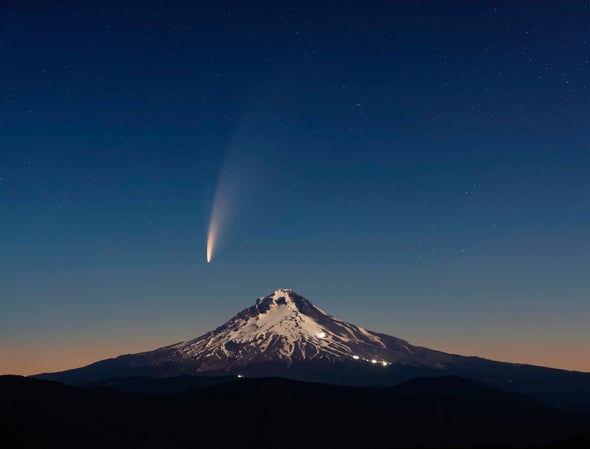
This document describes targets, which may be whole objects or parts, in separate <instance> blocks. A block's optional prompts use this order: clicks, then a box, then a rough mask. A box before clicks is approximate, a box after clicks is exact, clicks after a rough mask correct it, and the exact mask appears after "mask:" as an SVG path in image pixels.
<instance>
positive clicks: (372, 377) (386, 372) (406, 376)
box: [32, 289, 590, 405]
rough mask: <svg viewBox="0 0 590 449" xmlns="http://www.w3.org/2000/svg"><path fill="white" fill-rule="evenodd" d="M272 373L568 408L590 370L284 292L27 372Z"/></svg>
mask: <svg viewBox="0 0 590 449" xmlns="http://www.w3.org/2000/svg"><path fill="white" fill-rule="evenodd" d="M183 374H190V375H202V376H232V375H234V376H237V375H247V376H249V377H264V376H278V377H284V378H292V379H296V380H303V381H307V382H309V381H319V382H323V383H333V384H341V385H359V386H388V385H393V384H397V383H400V382H403V381H405V380H410V379H412V378H415V377H433V376H441V375H459V376H461V377H466V378H473V379H477V380H482V381H484V382H486V383H488V384H489V385H491V386H494V387H499V388H507V389H509V390H512V391H517V392H523V393H527V394H532V395H533V396H535V397H537V398H540V399H542V400H544V401H547V402H551V403H559V404H560V405H568V404H570V403H574V402H576V403H580V402H581V401H583V400H590V373H581V372H575V371H574V372H570V371H567V370H559V369H554V368H546V367H538V366H535V365H527V364H518V363H512V362H500V361H494V360H489V359H485V358H481V357H477V356H462V355H458V354H448V353H445V352H442V351H438V350H433V349H429V348H426V347H422V346H415V345H412V344H411V343H409V342H407V341H406V340H403V339H401V338H398V337H394V336H391V335H387V334H383V333H378V332H374V331H371V330H367V329H364V328H362V327H360V326H357V325H354V324H352V323H348V322H346V321H343V320H340V319H338V318H335V317H334V316H332V315H329V314H328V313H326V312H325V311H323V310H322V309H320V308H319V307H317V306H315V305H314V304H313V303H312V302H311V301H309V300H308V299H306V298H304V297H303V296H301V295H299V294H297V293H296V292H295V291H294V290H292V289H277V290H275V291H274V292H272V293H271V294H269V295H266V296H261V297H259V298H257V299H256V301H255V303H254V305H252V306H250V307H247V308H245V309H243V310H242V311H240V312H239V313H237V314H236V315H235V316H233V317H232V318H230V319H229V320H228V321H226V322H225V323H223V324H222V325H220V326H218V327H216V328H215V329H213V330H212V331H209V332H206V333H205V334H203V335H201V336H199V337H197V338H194V339H192V340H189V341H187V342H179V343H175V344H172V345H167V346H163V347H160V348H157V349H155V350H153V351H145V352H141V353H137V354H126V355H121V356H119V357H115V358H111V359H105V360H101V361H98V362H95V363H93V364H90V365H87V366H84V367H81V368H74V369H71V370H66V371H61V372H57V373H43V374H38V375H34V376H32V377H36V378H41V379H50V380H58V381H61V382H66V383H72V384H82V383H88V382H92V381H100V380H104V379H107V378H114V377H133V376H148V377H174V376H180V375H183Z"/></svg>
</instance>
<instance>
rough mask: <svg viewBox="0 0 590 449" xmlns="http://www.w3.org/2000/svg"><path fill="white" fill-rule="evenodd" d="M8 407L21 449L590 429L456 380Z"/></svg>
mask: <svg viewBox="0 0 590 449" xmlns="http://www.w3.org/2000/svg"><path fill="white" fill-rule="evenodd" d="M144 381H145V379H141V381H140V384H141V383H142V382H144ZM180 381H181V382H186V383H190V382H191V381H192V380H190V379H186V378H181V379H180ZM197 382H198V381H197ZM144 385H145V384H144ZM185 385H186V384H185ZM119 386H120V385H116V387H119ZM0 396H1V397H2V401H0V423H1V424H0V431H1V432H2V435H3V438H5V439H6V441H10V440H8V438H13V439H14V441H17V442H18V444H16V445H15V446H13V447H20V448H39V447H43V448H60V449H68V448H76V449H80V448H101V449H107V448H127V449H129V448H156V447H158V448H162V447H165V448H170V449H173V448H191V447H216V448H229V447H232V448H249V447H252V448H254V447H255V448H278V447H281V448H301V447H306V448H324V449H325V448H353V447H354V448H393V447H409V446H416V445H428V446H430V447H433V446H434V447H449V446H453V447H473V446H477V445H488V446H489V445H496V446H503V447H508V446H515V447H516V446H519V447H525V446H530V445H537V446H539V445H545V444H551V443H556V442H559V441H562V440H564V439H566V438H571V439H572V443H571V444H572V445H573V444H574V443H573V441H574V440H573V439H574V438H576V437H578V438H581V437H579V435H581V434H583V432H584V430H585V429H587V428H589V427H588V425H589V424H590V419H588V417H587V416H585V415H575V414H573V413H569V412H565V411H562V410H559V409H557V408H553V407H551V406H547V405H545V404H542V403H540V402H538V401H537V400H535V399H533V398H530V397H527V396H524V395H517V394H513V393H509V392H505V391H501V390H497V389H495V388H491V387H488V386H485V385H482V384H480V383H479V382H475V381H471V380H466V379H462V378H459V377H453V376H447V377H443V378H424V379H416V380H413V381H410V382H406V383H404V384H400V385H397V386H394V387H390V388H365V387H345V386H336V385H327V384H320V383H306V382H299V381H294V380H286V379H282V378H252V379H248V378H244V379H236V380H232V381H228V382H225V383H218V384H216V385H212V386H208V387H205V386H202V385H201V386H200V387H199V388H198V389H196V390H192V391H188V392H184V393H180V394H171V395H168V396H162V395H159V396H158V395H146V394H138V393H128V392H122V391H114V390H111V389H108V388H105V387H104V386H101V387H100V388H87V389H84V388H78V387H72V386H68V385H64V384H60V383H57V382H50V381H41V380H37V379H30V378H23V377H18V376H2V377H0ZM581 441H584V440H581ZM572 447H573V446H572Z"/></svg>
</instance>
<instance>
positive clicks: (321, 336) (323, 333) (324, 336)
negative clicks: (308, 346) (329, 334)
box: [316, 332, 326, 338]
mask: <svg viewBox="0 0 590 449" xmlns="http://www.w3.org/2000/svg"><path fill="white" fill-rule="evenodd" d="M316 335H317V337H318V338H326V333H325V332H318V333H317V334H316Z"/></svg>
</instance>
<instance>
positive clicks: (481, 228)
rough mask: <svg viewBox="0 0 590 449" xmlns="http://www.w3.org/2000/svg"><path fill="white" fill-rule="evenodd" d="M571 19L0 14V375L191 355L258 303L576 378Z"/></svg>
mask: <svg viewBox="0 0 590 449" xmlns="http://www.w3.org/2000/svg"><path fill="white" fill-rule="evenodd" d="M56 3H57V4H56ZM589 23H590V2H583V1H568V2H563V1H534V2H533V1H520V0H519V1H497V2H491V1H479V2H476V1H464V2H459V1H416V0H413V1H392V2H385V1H375V2H372V1H366V0H363V1H362V2H361V1H359V2H341V1H334V2H329V1H319V2H305V1H298V2H278V1H277V2H244V1H236V2H221V1H212V2H198V1H178V0H170V1H162V2H154V1H149V0H148V1H145V0H144V1H121V2H109V1H83V2H79V1H61V2H46V1H26V0H25V1H16V0H14V1H2V2H0V80H1V87H0V236H1V238H0V373H16V374H33V373H38V372H42V371H56V370H62V369H67V368H73V367H77V366H81V365H84V364H87V363H90V362H93V361H96V360H98V359H102V358H106V357H112V356H116V355H119V354H123V353H129V352H139V351H144V350H150V349H154V348H156V347H160V346H164V345H168V344H171V343H174V342H177V341H181V340H187V339H191V338H194V337H197V336H200V335H201V334H203V333H205V332H206V331H209V330H212V329H214V328H215V327H217V326H218V325H221V324H222V323H223V322H225V321H226V320H227V319H229V318H230V317H232V316H233V315H234V314H235V313H237V312H239V311H240V310H242V309H244V308H246V307H249V306H250V305H252V304H254V302H255V300H256V298H257V297H259V296H263V295H266V294H269V293H271V292H272V291H273V290H275V289H277V288H292V289H294V290H295V291H296V292H298V293H300V294H302V295H303V296H305V297H307V298H308V299H309V300H310V301H312V302H313V303H314V304H316V305H317V306H319V307H320V308H322V309H323V310H325V311H326V312H328V313H330V314H332V315H334V316H336V317H338V318H340V319H343V320H345V321H349V322H352V323H354V324H357V325H360V326H363V327H365V328H368V329H371V330H373V331H377V332H382V333H387V334H390V335H394V336H397V337H400V338H403V339H406V340H409V341H410V342H411V343H413V344H418V345H423V346H427V347H430V348H433V349H440V350H444V351H447V352H452V353H459V354H463V355H479V356H483V357H488V358H492V359H495V360H502V361H515V362H523V363H533V364H538V365H544V366H552V367H559V368H566V369H575V370H584V371H590V350H589V348H590V327H589V323H590V274H589V272H590V27H589V25H588V24H589ZM216 192H217V193H216ZM215 198H217V199H218V202H219V203H220V204H221V203H223V204H221V206H219V207H221V208H222V209H223V221H224V226H223V227H222V228H220V229H219V232H218V236H217V241H216V245H215V251H214V254H213V260H212V261H211V263H209V264H208V263H207V261H206V245H207V233H208V227H209V222H210V216H211V213H212V210H213V207H214V199H215Z"/></svg>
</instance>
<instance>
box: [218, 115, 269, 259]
mask: <svg viewBox="0 0 590 449" xmlns="http://www.w3.org/2000/svg"><path fill="white" fill-rule="evenodd" d="M248 129H249V127H248V124H244V125H243V127H242V130H241V131H240V132H239V133H238V135H237V136H236V139H235V141H234V143H233V145H232V146H231V148H230V149H229V150H228V152H227V154H226V155H225V159H224V160H223V163H222V166H221V170H220V173H219V177H218V180H217V185H216V188H215V193H214V196H213V202H212V205H211V215H210V216H209V228H208V231H207V263H211V261H212V260H213V259H214V258H215V257H216V256H217V253H218V252H219V249H220V246H221V244H222V243H224V241H225V240H226V238H227V233H228V231H229V228H230V227H234V226H236V225H237V222H238V221H239V220H238V218H239V217H238V216H239V212H240V209H241V208H242V207H243V206H244V205H245V204H249V202H250V201H251V200H252V198H253V197H252V196H251V194H252V190H253V188H254V183H255V180H256V179H258V178H259V177H260V176H258V173H260V172H261V170H260V166H259V164H260V159H259V158H257V157H256V151H255V149H257V148H259V147H260V144H259V143H258V142H259V139H254V140H253V139H252V136H251V135H250V132H248Z"/></svg>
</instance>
